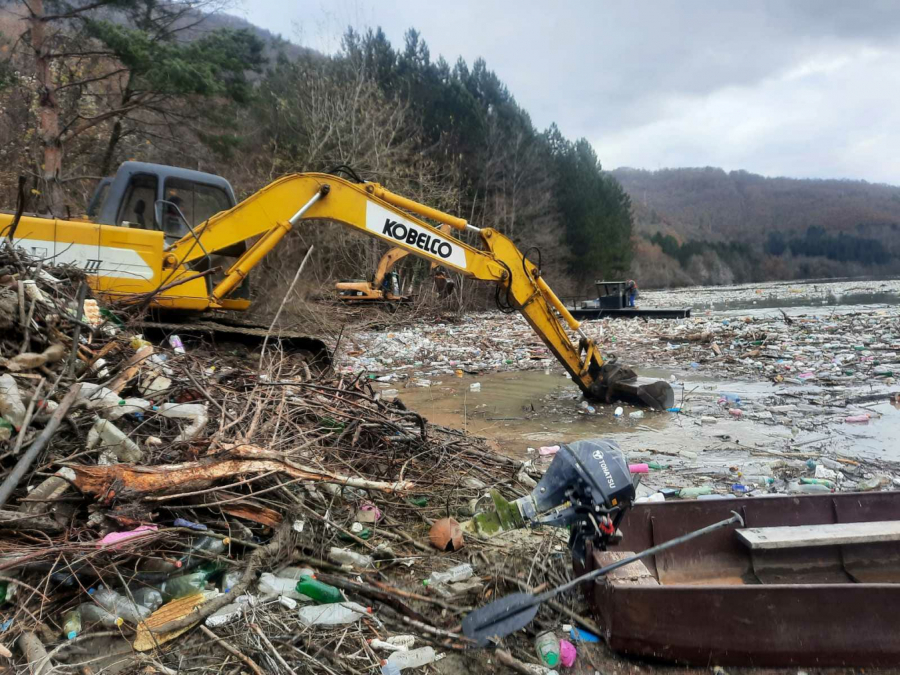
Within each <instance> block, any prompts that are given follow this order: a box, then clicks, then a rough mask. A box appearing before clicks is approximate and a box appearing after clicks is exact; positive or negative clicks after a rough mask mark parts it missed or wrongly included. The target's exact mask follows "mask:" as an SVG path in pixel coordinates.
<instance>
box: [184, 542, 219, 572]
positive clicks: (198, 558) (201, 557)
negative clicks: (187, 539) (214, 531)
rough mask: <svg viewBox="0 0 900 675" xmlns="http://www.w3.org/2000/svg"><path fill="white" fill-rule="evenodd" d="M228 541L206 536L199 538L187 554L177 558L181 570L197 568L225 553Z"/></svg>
mask: <svg viewBox="0 0 900 675" xmlns="http://www.w3.org/2000/svg"><path fill="white" fill-rule="evenodd" d="M230 541H231V540H230V539H228V537H226V538H225V539H218V538H217V537H207V536H204V537H200V538H199V539H197V540H196V541H195V542H194V543H193V545H192V546H191V548H190V549H188V552H187V554H185V555H183V556H181V558H179V560H180V561H181V565H182V569H183V570H190V569H193V568H195V567H197V565H200V564H202V563H205V562H207V561H208V560H209V559H210V558H213V557H215V556H217V555H221V554H222V553H224V552H225V549H226V547H227V546H228V544H229V542H230Z"/></svg>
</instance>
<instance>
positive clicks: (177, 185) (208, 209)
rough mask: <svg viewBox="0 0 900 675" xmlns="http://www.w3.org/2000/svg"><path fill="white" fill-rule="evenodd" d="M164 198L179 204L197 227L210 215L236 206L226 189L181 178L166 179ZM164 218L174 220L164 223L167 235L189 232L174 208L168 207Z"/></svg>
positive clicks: (192, 224)
mask: <svg viewBox="0 0 900 675" xmlns="http://www.w3.org/2000/svg"><path fill="white" fill-rule="evenodd" d="M163 199H165V200H166V201H168V202H172V203H174V204H178V208H179V209H181V212H182V213H183V214H184V217H185V218H187V221H188V223H190V225H191V227H197V226H198V225H200V224H201V223H203V222H205V221H207V220H209V218H210V216H214V215H216V214H217V213H219V211H227V210H228V209H230V208H231V207H232V206H234V204H232V203H231V199H229V197H228V194H227V193H226V192H225V190H223V189H221V188H218V187H213V186H212V185H204V184H203V183H194V182H192V181H188V180H184V179H181V178H167V179H166V192H165V196H164V197H163ZM170 211H171V212H172V213H170ZM163 219H164V221H169V220H170V219H172V221H173V222H171V223H169V222H165V223H164V227H163V229H164V230H165V232H166V236H170V235H175V236H178V237H183V236H184V235H186V234H188V230H187V227H186V226H185V224H184V223H181V222H180V218H178V214H177V213H174V209H171V207H170V208H168V209H166V211H165V215H164V216H163Z"/></svg>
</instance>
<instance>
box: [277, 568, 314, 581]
mask: <svg viewBox="0 0 900 675" xmlns="http://www.w3.org/2000/svg"><path fill="white" fill-rule="evenodd" d="M276 576H279V577H281V578H282V579H295V580H296V581H300V579H302V578H303V577H314V576H316V571H315V570H314V569H312V568H310V567H290V566H288V567H282V568H281V569H280V570H278V573H277V574H276Z"/></svg>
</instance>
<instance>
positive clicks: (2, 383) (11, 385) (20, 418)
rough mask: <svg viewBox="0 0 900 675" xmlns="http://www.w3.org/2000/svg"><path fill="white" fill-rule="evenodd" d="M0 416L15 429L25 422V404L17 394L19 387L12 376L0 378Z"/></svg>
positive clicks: (20, 395)
mask: <svg viewBox="0 0 900 675" xmlns="http://www.w3.org/2000/svg"><path fill="white" fill-rule="evenodd" d="M0 415H2V416H3V417H5V418H6V419H7V420H8V421H9V422H10V424H12V425H13V426H14V427H15V428H16V429H18V428H19V427H21V426H22V423H23V422H24V421H25V404H24V403H23V402H22V394H20V393H19V385H18V384H16V380H15V378H14V377H13V376H12V375H2V376H0Z"/></svg>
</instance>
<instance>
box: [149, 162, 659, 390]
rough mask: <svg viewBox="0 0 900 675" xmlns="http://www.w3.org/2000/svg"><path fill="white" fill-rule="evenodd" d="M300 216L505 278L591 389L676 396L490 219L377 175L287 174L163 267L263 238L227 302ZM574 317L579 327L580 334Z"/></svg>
mask: <svg viewBox="0 0 900 675" xmlns="http://www.w3.org/2000/svg"><path fill="white" fill-rule="evenodd" d="M411 214H415V215H411ZM421 218H429V219H431V220H434V221H436V222H437V223H439V224H440V226H449V227H451V228H454V229H456V230H460V231H463V230H469V231H472V232H474V233H476V234H477V235H478V237H479V238H480V240H481V245H482V246H483V247H484V248H483V250H482V249H478V248H475V247H474V246H471V245H469V244H467V243H466V242H464V241H461V240H459V239H456V238H454V237H453V236H451V235H449V234H447V233H445V232H442V231H441V230H440V229H439V227H434V226H432V225H430V224H429V223H427V222H425V221H424V220H422V219H421ZM301 221H309V222H310V224H311V225H312V226H313V227H315V226H316V225H315V224H316V223H317V222H318V223H321V222H323V221H330V222H336V223H340V224H342V225H345V226H347V227H351V228H354V229H356V230H359V231H360V232H361V233H363V234H366V235H368V236H370V237H375V238H377V239H381V240H383V241H385V242H387V243H389V244H390V245H392V246H395V247H398V248H400V249H402V250H404V251H407V252H408V253H411V254H413V255H416V256H418V257H420V258H425V259H426V260H430V261H431V262H432V263H436V264H438V265H441V266H444V267H446V268H449V269H452V270H454V271H456V272H458V273H459V274H461V275H464V276H467V277H470V278H473V279H480V280H483V281H489V282H493V283H495V284H497V285H498V286H499V290H498V298H503V299H505V302H506V304H507V305H508V306H509V307H510V309H511V310H512V309H515V310H518V311H519V312H520V313H521V314H522V315H523V316H524V317H525V319H526V321H527V322H528V323H529V324H530V325H531V327H532V328H533V329H534V331H535V332H536V333H537V334H538V336H539V337H540V338H541V340H542V341H543V342H544V344H545V345H546V346H547V348H548V349H549V350H550V351H551V352H552V353H553V355H554V356H555V357H556V358H557V359H558V360H559V362H560V363H561V364H562V365H563V367H565V369H566V371H567V372H568V373H569V374H570V375H571V377H572V379H573V380H574V381H575V383H576V384H577V385H578V386H579V387H580V388H581V390H582V392H584V394H585V395H587V396H589V397H591V398H600V399H605V400H606V401H607V402H609V401H611V400H612V399H613V398H614V397H619V398H623V399H627V400H630V401H633V402H635V403H638V404H643V405H648V406H650V407H654V408H669V407H671V406H672V405H673V402H674V395H673V393H672V389H671V387H669V385H668V384H667V383H665V382H657V383H654V384H652V385H647V386H642V385H640V384H638V383H637V380H636V377H635V374H634V373H633V371H631V370H630V369H627V368H624V367H621V366H618V365H617V364H615V363H612V364H611V363H605V362H604V360H603V357H602V356H601V354H600V350H599V348H598V347H597V345H596V343H595V342H594V341H593V340H591V339H590V338H588V337H587V336H586V335H585V334H584V332H583V331H582V329H581V327H580V324H579V322H578V321H577V320H575V318H574V317H573V316H572V315H571V314H570V313H569V311H568V310H567V309H566V307H565V306H564V304H563V303H562V302H561V301H560V300H559V298H558V297H557V296H556V294H554V292H553V291H552V290H551V289H550V287H549V286H548V285H547V283H546V281H544V279H543V277H542V276H541V272H540V270H539V269H538V267H537V266H536V265H535V264H534V263H533V262H531V261H530V260H528V259H527V258H526V257H525V256H524V255H523V254H522V253H521V252H520V251H519V249H518V248H517V247H516V245H515V244H514V243H513V242H512V241H511V240H510V239H509V238H508V237H506V236H504V235H503V234H501V233H500V232H498V231H496V230H493V229H490V228H476V227H474V226H472V225H469V224H468V223H467V222H466V221H465V220H464V219H462V218H458V217H456V216H452V215H450V214H447V213H444V212H442V211H438V210H436V209H433V208H430V207H428V206H425V205H423V204H419V203H417V202H415V201H412V200H410V199H407V198H405V197H402V196H400V195H396V194H393V193H391V192H389V191H388V190H386V189H385V188H383V187H382V186H380V185H378V184H375V183H361V184H357V183H351V182H349V181H346V180H344V179H342V178H338V177H336V176H333V175H329V174H317V173H307V174H295V175H291V176H286V177H284V178H281V179H279V180H277V181H275V182H274V183H272V184H270V185H269V186H267V187H266V188H264V189H262V190H260V191H259V192H257V193H255V194H254V195H251V196H250V197H249V198H247V199H246V200H244V201H243V202H241V203H240V204H238V205H237V206H235V207H234V208H232V209H230V210H228V211H224V212H222V213H219V214H217V215H215V216H213V217H212V218H210V219H209V220H208V221H206V222H205V223H204V224H202V225H201V226H200V227H198V228H196V229H195V230H194V231H192V232H191V233H190V234H189V235H187V236H185V237H184V238H182V239H181V240H179V241H177V242H175V243H173V244H172V245H171V246H169V247H167V250H166V252H165V256H164V259H163V267H164V270H163V271H164V272H166V271H167V270H168V277H171V278H173V279H175V280H177V279H178V278H181V277H182V276H185V275H190V269H189V267H188V266H189V265H190V264H191V263H196V262H197V261H198V260H200V259H201V258H203V257H204V256H209V255H211V254H214V253H216V252H217V251H220V250H223V249H227V248H228V247H230V246H233V245H234V244H236V243H238V242H240V241H244V240H247V239H250V238H252V237H259V238H258V239H257V241H256V243H254V244H253V245H252V246H251V247H249V249H248V250H247V251H246V253H244V254H243V255H242V256H241V257H240V258H238V259H237V261H236V262H235V263H234V264H233V265H232V266H231V267H230V268H229V269H228V270H227V272H226V274H225V277H224V279H222V280H221V281H220V282H219V283H218V284H217V285H216V286H215V287H214V288H213V289H212V293H211V294H210V296H209V299H208V300H209V307H221V306H223V304H222V303H223V302H224V301H226V299H227V296H228V294H229V293H230V292H231V291H232V290H233V289H234V288H236V287H237V286H238V285H239V284H240V283H241V282H242V281H243V279H244V278H245V277H246V276H247V274H249V272H250V270H252V269H253V268H254V267H255V266H256V265H257V264H259V262H260V261H261V260H262V259H263V258H264V257H265V255H266V254H267V253H268V252H270V251H271V250H272V249H274V248H275V247H276V246H277V245H278V243H279V242H280V241H281V239H283V238H284V236H285V235H286V234H287V233H288V232H289V231H290V230H291V229H292V228H293V227H294V226H296V225H298V224H299V223H300V222H301ZM313 237H315V230H313ZM163 276H164V277H165V276H166V274H164V275H163ZM170 285H171V282H170ZM566 326H568V328H569V329H570V330H572V331H574V332H575V334H576V335H577V338H576V339H575V340H574V341H573V339H572V338H570V337H569V334H568V333H567V332H566Z"/></svg>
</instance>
